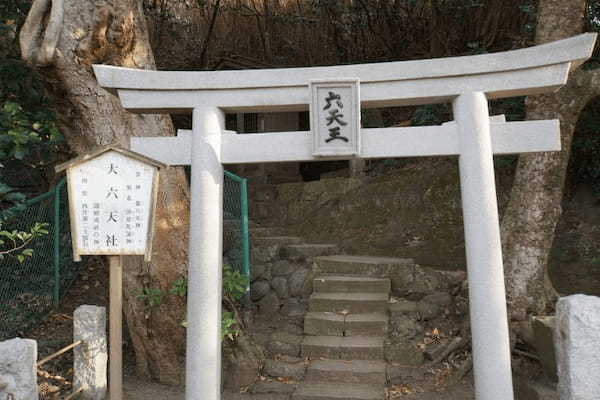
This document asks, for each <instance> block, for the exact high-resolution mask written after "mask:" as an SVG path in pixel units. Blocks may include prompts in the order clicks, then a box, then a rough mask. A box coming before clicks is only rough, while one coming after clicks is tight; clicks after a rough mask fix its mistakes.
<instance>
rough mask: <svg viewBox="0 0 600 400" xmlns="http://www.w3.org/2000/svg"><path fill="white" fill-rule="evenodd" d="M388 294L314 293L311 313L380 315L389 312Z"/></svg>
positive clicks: (309, 307) (309, 306) (310, 306)
mask: <svg viewBox="0 0 600 400" xmlns="http://www.w3.org/2000/svg"><path fill="white" fill-rule="evenodd" d="M388 300H389V294H388V293H330V292H324V293H323V292H321V293H313V294H312V295H311V296H310V299H309V302H308V309H309V311H328V312H345V313H349V314H359V313H380V314H385V313H387V310H388Z"/></svg>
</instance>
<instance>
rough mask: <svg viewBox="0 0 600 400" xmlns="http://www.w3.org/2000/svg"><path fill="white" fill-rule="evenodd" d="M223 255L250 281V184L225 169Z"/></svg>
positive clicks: (225, 260) (226, 260) (225, 259)
mask: <svg viewBox="0 0 600 400" xmlns="http://www.w3.org/2000/svg"><path fill="white" fill-rule="evenodd" d="M223 256H224V262H226V263H229V265H231V267H232V268H233V269H234V270H237V271H239V272H240V273H242V274H243V275H244V276H245V277H246V278H247V281H248V282H250V243H249V239H248V184H247V181H246V179H245V178H240V177H239V176H237V175H235V174H232V173H231V172H228V171H225V177H224V185H223Z"/></svg>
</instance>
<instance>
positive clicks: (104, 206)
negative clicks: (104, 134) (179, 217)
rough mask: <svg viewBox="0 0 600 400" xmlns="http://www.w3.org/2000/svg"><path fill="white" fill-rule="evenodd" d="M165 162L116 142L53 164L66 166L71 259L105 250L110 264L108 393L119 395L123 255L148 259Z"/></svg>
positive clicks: (59, 168)
mask: <svg viewBox="0 0 600 400" xmlns="http://www.w3.org/2000/svg"><path fill="white" fill-rule="evenodd" d="M162 167H166V166H165V165H164V164H162V163H159V162H157V161H154V160H152V159H150V158H147V157H144V156H142V155H140V154H137V153H134V152H132V151H129V150H125V149H122V148H119V147H115V146H109V147H104V148H102V149H100V150H97V151H95V152H93V153H90V154H86V155H83V156H81V157H78V158H75V159H73V160H71V161H68V162H66V163H64V164H61V165H59V166H57V167H56V171H57V172H61V171H64V170H66V171H67V185H68V191H69V213H70V217H71V238H72V242H73V258H74V260H75V261H80V260H81V256H82V255H93V254H95V255H107V256H109V257H108V258H109V264H110V265H109V268H110V314H109V315H110V331H109V333H110V336H109V338H110V343H109V350H110V353H109V360H110V398H111V399H112V400H121V399H122V398H123V354H122V343H123V322H122V307H123V306H122V304H123V303H122V302H123V260H122V256H124V255H143V256H144V258H145V260H146V261H150V254H151V253H152V231H153V226H154V210H155V204H156V196H157V191H158V176H159V169H160V168H162Z"/></svg>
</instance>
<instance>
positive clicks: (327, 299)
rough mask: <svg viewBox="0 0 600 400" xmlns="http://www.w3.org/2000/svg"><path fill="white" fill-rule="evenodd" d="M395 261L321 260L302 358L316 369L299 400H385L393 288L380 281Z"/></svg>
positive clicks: (302, 387)
mask: <svg viewBox="0 0 600 400" xmlns="http://www.w3.org/2000/svg"><path fill="white" fill-rule="evenodd" d="M394 261H395V260H393V259H381V258H372V257H356V256H340V255H332V256H321V257H315V259H314V262H315V264H314V269H315V272H316V273H317V276H316V277H315V278H314V281H313V293H312V295H311V296H310V299H309V309H308V313H307V314H306V317H305V320H304V334H305V337H304V339H303V341H302V356H303V357H307V358H309V359H310V364H309V365H308V367H307V370H306V375H305V378H304V381H303V382H301V383H300V384H299V386H298V388H297V390H296V391H295V392H294V394H293V396H292V399H293V400H333V399H352V400H382V399H384V398H385V384H386V362H385V360H384V341H385V337H386V333H387V326H388V314H387V311H388V300H389V296H390V286H391V284H390V280H389V278H384V277H377V275H382V274H378V269H380V268H381V267H380V266H381V265H386V264H390V263H393V262H394ZM369 267H373V268H369ZM374 275H375V276H374Z"/></svg>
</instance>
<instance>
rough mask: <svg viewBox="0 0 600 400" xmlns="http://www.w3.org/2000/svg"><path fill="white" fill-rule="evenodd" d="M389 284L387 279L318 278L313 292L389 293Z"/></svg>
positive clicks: (360, 277) (333, 276)
mask: <svg viewBox="0 0 600 400" xmlns="http://www.w3.org/2000/svg"><path fill="white" fill-rule="evenodd" d="M390 288H391V282H390V280H389V279H387V278H384V279H382V278H369V277H364V276H340V275H327V276H319V277H317V278H315V279H314V281H313V290H314V291H315V292H345V293H356V292H363V293H366V292H380V293H381V292H384V293H389V291H390Z"/></svg>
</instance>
